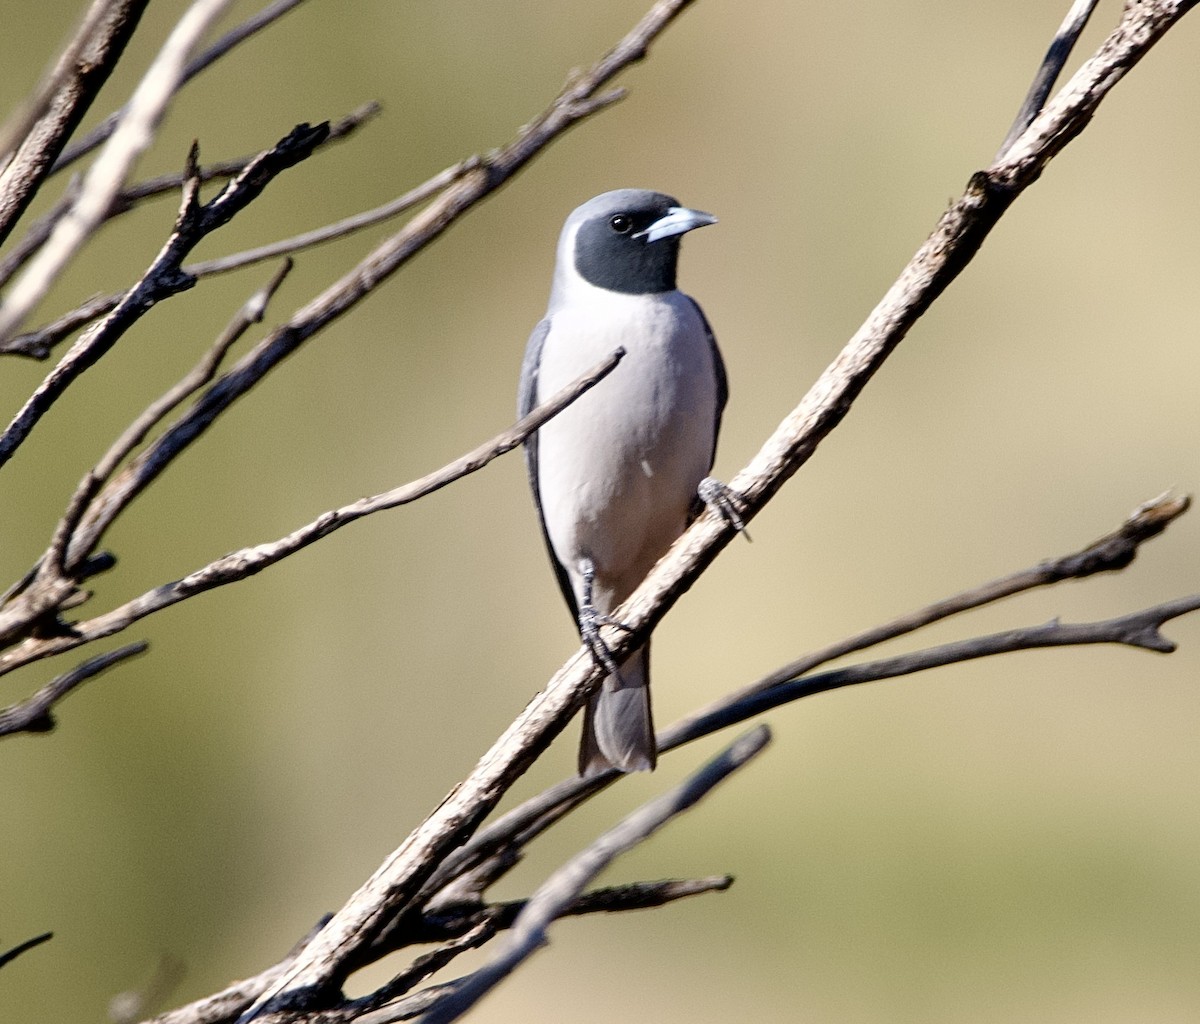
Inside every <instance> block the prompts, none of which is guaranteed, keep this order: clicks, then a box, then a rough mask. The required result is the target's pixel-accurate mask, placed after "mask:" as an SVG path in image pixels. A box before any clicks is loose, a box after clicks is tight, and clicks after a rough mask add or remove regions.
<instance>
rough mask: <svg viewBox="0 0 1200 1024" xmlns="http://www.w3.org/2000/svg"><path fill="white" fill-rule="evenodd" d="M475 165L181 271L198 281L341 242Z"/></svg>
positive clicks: (459, 166) (467, 163)
mask: <svg viewBox="0 0 1200 1024" xmlns="http://www.w3.org/2000/svg"><path fill="white" fill-rule="evenodd" d="M478 163H479V160H478V158H477V157H470V158H469V159H467V160H461V161H459V162H458V163H456V164H455V165H454V166H453V167H447V168H446V169H445V170H444V171H442V172H441V173H439V174H435V175H434V176H433V177H432V178H430V179H429V180H428V181H425V182H422V183H421V184H420V185H418V186H417V187H416V188H414V189H410V190H409V191H408V192H406V193H404V195H402V196H398V197H397V198H395V199H392V200H391V201H389V202H386V203H384V204H383V205H382V206H377V207H375V208H374V209H373V210H364V211H363V212H362V213H356V214H354V215H353V216H351V217H346V218H344V219H343V220H339V221H335V222H334V223H332V224H326V225H325V226H324V227H320V228H315V229H314V230H312V231H306V232H304V233H303V234H300V235H294V236H293V237H291V238H284V239H281V240H280V241H278V242H272V243H271V244H270V245H260V246H259V247H258V248H256V249H247V250H246V251H245V252H237V253H233V254H232V255H230V256H219V257H217V258H216V259H211V260H205V261H203V262H201V263H192V264H189V265H188V266H187V267H186V268H185V269H186V270H187V272H188V273H190V274H192V275H194V276H195V277H198V278H199V277H207V276H208V275H209V274H224V273H227V272H228V271H230V270H239V269H241V268H242V267H246V266H249V265H250V264H252V263H259V262H261V261H262V260H269V259H275V258H276V257H278V256H283V255H286V254H288V253H294V252H299V251H300V250H301V249H309V248H312V247H313V246H314V245H320V244H321V243H323V242H329V241H332V240H333V239H335V238H344V237H345V236H346V235H350V234H353V233H354V232H355V231H361V230H362V229H363V228H369V227H372V226H373V225H375V224H380V223H382V222H383V221H386V220H390V219H391V218H392V217H395V216H397V215H398V214H401V213H404V212H405V211H406V210H411V209H412V208H413V207H414V206H417V205H418V204H420V203H423V202H425V201H426V200H428V199H431V198H433V196H435V195H437V194H438V193H439V192H441V191H442V190H443V189H446V188H448V187H449V186H451V185H453V184H454V182H456V181H458V179H459V178H461V177H462V176H463V175H464V174H466V173H467V172H468V171H470V170H473V169H474V168H475V167H476V166H478Z"/></svg>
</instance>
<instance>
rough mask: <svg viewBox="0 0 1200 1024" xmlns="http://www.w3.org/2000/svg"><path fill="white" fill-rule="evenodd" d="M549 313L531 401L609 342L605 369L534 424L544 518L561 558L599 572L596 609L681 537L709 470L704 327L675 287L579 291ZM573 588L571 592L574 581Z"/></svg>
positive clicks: (710, 410) (710, 380) (711, 373)
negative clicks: (612, 360)
mask: <svg viewBox="0 0 1200 1024" xmlns="http://www.w3.org/2000/svg"><path fill="white" fill-rule="evenodd" d="M586 291H591V292H593V293H594V294H590V295H589V294H582V295H581V294H579V291H576V293H575V294H573V295H572V296H571V301H570V303H568V304H566V305H565V306H563V307H560V308H559V309H558V310H557V311H555V312H554V313H553V314H552V316H551V323H550V332H549V334H548V336H547V337H546V340H545V343H544V345H543V348H542V359H541V365H540V367H539V371H538V399H539V400H542V399H544V398H545V397H547V396H549V395H550V394H553V393H554V392H555V391H557V390H558V389H559V388H561V387H563V386H564V385H565V384H567V383H569V382H570V381H571V380H572V379H574V378H575V377H577V376H579V374H581V373H583V372H584V371H585V370H587V369H588V368H589V367H591V366H593V365H595V363H597V362H598V361H599V360H600V359H602V358H603V357H604V356H605V355H607V354H608V353H610V352H611V351H612V350H613V349H615V348H617V347H618V346H623V347H624V348H625V350H626V356H625V358H624V359H623V360H622V361H621V364H620V365H619V366H618V367H617V369H616V370H615V371H613V373H612V374H610V375H609V376H608V377H607V378H605V379H604V380H603V381H601V382H600V384H598V385H597V386H596V387H595V388H593V389H592V390H591V391H589V392H588V393H587V394H586V395H584V396H583V397H582V398H581V399H579V400H578V401H577V402H576V403H575V404H574V405H573V406H571V407H570V408H569V409H567V410H566V411H565V412H563V413H562V414H560V415H559V416H558V417H556V418H555V419H554V420H552V421H551V422H550V423H548V424H547V425H546V426H544V427H542V429H541V430H540V431H539V440H538V478H539V488H538V489H539V493H540V498H541V503H542V513H543V515H544V517H545V520H546V528H547V532H548V533H549V535H550V540H551V543H552V544H553V546H554V550H555V553H556V554H557V556H558V558H559V561H561V562H562V563H563V565H564V566H566V568H567V571H568V572H569V573H570V574H571V576H572V579H573V580H574V579H575V578H576V563H577V561H578V559H579V558H580V557H583V556H588V557H590V558H591V559H592V560H593V561H594V563H595V565H596V571H597V588H596V594H595V598H596V605H597V607H598V608H599V609H600V610H601V611H604V610H606V609H609V608H611V607H614V606H615V605H616V604H618V603H620V602H621V601H622V600H624V598H625V597H627V596H628V594H629V593H630V592H631V591H632V590H633V588H634V587H636V585H637V584H638V583H639V582H640V581H641V579H642V578H643V577H644V576H645V574H646V573H647V572H648V571H649V569H650V568H651V567H652V566H653V564H654V562H655V561H656V560H657V559H658V558H659V557H660V556H661V555H662V554H663V553H664V552H665V551H666V549H667V548H668V547H669V546H670V544H671V542H672V541H674V540H675V538H676V537H678V536H679V534H680V533H682V532H683V530H684V528H685V526H686V524H687V517H688V512H689V509H690V507H691V504H692V502H693V500H694V498H695V494H696V487H697V485H698V484H699V482H700V480H701V479H702V478H703V477H704V476H705V474H706V473H707V472H708V470H709V469H710V467H711V461H712V450H713V443H714V431H715V425H716V424H715V421H716V403H717V380H716V370H715V367H714V365H713V353H712V349H711V346H710V344H709V342H708V339H707V334H706V330H705V325H704V322H703V319H702V317H701V316H700V314H699V312H698V311H697V310H696V308H695V306H694V304H693V303H692V302H691V300H690V299H688V298H687V297H686V296H684V295H682V294H680V293H679V292H667V293H663V294H656V295H622V294H618V293H614V292H607V291H601V290H599V289H594V290H593V289H588V290H586ZM576 593H577V594H578V587H576Z"/></svg>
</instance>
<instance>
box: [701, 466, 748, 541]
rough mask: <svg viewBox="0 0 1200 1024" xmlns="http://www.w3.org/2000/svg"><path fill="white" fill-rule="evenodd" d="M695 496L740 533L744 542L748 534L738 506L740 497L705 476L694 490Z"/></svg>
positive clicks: (716, 480)
mask: <svg viewBox="0 0 1200 1024" xmlns="http://www.w3.org/2000/svg"><path fill="white" fill-rule="evenodd" d="M696 494H697V496H698V497H699V498H700V500H701V501H702V502H704V504H705V505H707V506H708V507H709V508H711V509H712V510H713V511H714V512H716V513H717V515H719V516H720V517H721V518H722V519H724V520H725V522H727V523H728V524H729V525H730V526H732V527H733V528H734V529H735V530H736V531H737V532H738V533H740V534H741V535H742V536H743V537H745V538H746V540H749V539H750V533H749V532H748V531H747V529H746V521H745V520H744V519H743V518H742V513H741V510H740V509H739V507H738V506H739V505H741V503H742V497H741V495H740V494H738V493H737V491H735V490H734V489H733V488H732V487H730V486H729V485H728V484H723V483H721V481H720V480H718V479H717V478H716V477H712V476H706V477H705V478H704V479H703V480H701V481H700V486H699V487H697V488H696Z"/></svg>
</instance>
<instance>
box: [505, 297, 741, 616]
mask: <svg viewBox="0 0 1200 1024" xmlns="http://www.w3.org/2000/svg"><path fill="white" fill-rule="evenodd" d="M701 315H703V314H701ZM549 333H550V318H549V317H546V319H544V320H543V321H542V322H541V323H539V324H538V325H537V326H536V327H535V328H534V329H533V333H532V334H531V335H530V336H529V342H528V344H526V346H525V358H524V360H522V362H521V384H520V387H519V389H518V391H517V415H518V416H527V415H528V414H529V413H531V412H532V411H533V410H534V408H535V407H536V406H537V404H538V394H537V391H538V370H539V369H540V368H541V365H542V346H543V345H544V344H545V342H546V335H548V334H549ZM709 333H710V335H711V333H712V332H711V331H710V332H709ZM717 358H718V360H719V359H720V356H718V357H717ZM721 377H722V378H723V377H724V371H722V372H721ZM525 469H526V470H527V471H528V473H529V489H530V490H531V491H532V492H533V504H534V506H535V507H536V508H537V514H538V523H539V525H540V526H541V528H542V539H543V540H544V541H545V542H546V551H547V553H548V554H549V555H550V563H551V565H553V566H554V575H555V576H556V577H557V578H558V586H559V589H560V590H562V594H563V598H564V599H565V600H566V602H567V607H568V608H570V609H571V617H572V618H573V619H574V620H575V626H576V628H578V626H579V606H578V605H577V604H576V603H575V592H574V590H572V589H571V580H570V577H569V576H568V575H567V570H566V567H565V566H564V565H563V564H562V562H560V561H559V559H558V555H556V554H555V553H554V545H553V544H551V543H550V534H549V533H548V532H547V531H546V516H545V514H544V513H543V511H542V493H541V489H540V486H539V484H538V435H537V431H534V432H533V433H532V434H530V435H529V437H527V438H526V439H525Z"/></svg>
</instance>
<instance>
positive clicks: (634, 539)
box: [519, 189, 741, 775]
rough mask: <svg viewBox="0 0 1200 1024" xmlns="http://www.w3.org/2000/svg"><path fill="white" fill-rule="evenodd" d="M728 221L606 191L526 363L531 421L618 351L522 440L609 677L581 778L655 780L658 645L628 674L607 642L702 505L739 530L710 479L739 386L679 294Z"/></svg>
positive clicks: (659, 199)
mask: <svg viewBox="0 0 1200 1024" xmlns="http://www.w3.org/2000/svg"><path fill="white" fill-rule="evenodd" d="M715 222H716V218H715V217H713V216H711V215H709V214H707V213H701V212H700V211H699V210H690V209H687V208H686V207H683V206H680V205H679V203H677V202H676V201H675V200H674V199H672V198H671V197H670V196H666V195H662V194H661V193H658V192H648V191H644V190H641V189H621V190H619V191H616V192H606V193H604V194H603V195H600V196H596V198H594V199H591V200H589V201H588V202H586V203H584V204H583V205H582V206H580V207H579V208H578V209H576V210H575V211H574V212H573V213H572V214H571V215H570V216H569V217H568V218H567V221H566V224H565V225H564V226H563V230H562V235H561V236H560V238H559V242H558V257H557V262H556V264H555V268H554V281H553V285H552V288H551V291H550V304H549V308H548V309H547V312H546V316H545V319H543V320H542V321H541V323H539V324H538V325H537V327H535V328H534V330H533V334H532V335H531V336H530V338H529V344H528V346H527V347H526V350H525V360H524V363H523V365H522V367H521V386H520V401H519V407H520V413H521V415H522V416H523V415H525V414H526V413H528V412H529V411H530V410H531V409H533V408H535V407H536V406H537V405H538V404H539V402H541V401H543V400H544V399H545V398H546V397H548V396H549V395H552V394H553V393H554V392H555V391H557V390H558V389H560V388H561V387H563V386H565V385H566V384H568V383H570V382H571V381H572V380H574V379H575V378H576V377H578V376H579V375H580V374H582V373H583V372H584V371H586V370H587V369H588V368H589V367H591V366H593V365H594V364H595V363H596V362H598V361H599V360H600V359H602V358H603V357H604V356H606V355H608V354H609V353H611V352H612V351H613V350H615V349H617V348H618V347H620V348H624V349H625V351H626V355H625V358H624V359H623V360H622V361H621V363H620V364H619V365H618V366H617V368H616V369H615V370H614V371H613V372H612V373H611V374H610V375H609V376H608V377H607V378H606V379H605V380H603V381H601V383H600V384H599V385H597V386H596V387H595V388H594V389H592V390H591V391H589V392H588V393H587V394H585V395H583V397H582V398H580V399H578V400H577V401H576V402H575V403H574V404H573V405H571V406H570V407H568V408H567V409H566V410H565V411H563V412H562V413H560V414H559V415H558V416H556V417H555V418H554V419H552V420H551V421H550V422H549V423H547V424H546V425H545V426H543V427H541V428H540V429H539V430H538V431H537V432H536V433H535V434H534V435H533V436H532V437H530V438H529V440H528V441H526V443H525V461H526V466H527V468H528V470H529V481H530V484H531V486H532V488H533V498H534V504H535V505H536V506H537V511H538V517H539V519H540V520H541V525H542V533H543V536H544V537H545V540H546V546H547V548H548V549H549V552H550V559H551V561H552V563H553V565H554V571H555V574H556V575H557V577H558V583H559V586H560V587H561V588H562V592H563V597H564V598H565V599H566V602H567V605H568V606H569V607H570V609H571V613H572V614H573V615H574V616H575V622H576V625H577V627H578V629H579V634H580V636H581V638H582V639H583V641H584V642H585V643H586V644H587V645H588V646H589V647H590V648H591V650H592V652H593V654H594V656H595V657H596V658H597V659H598V660H599V661H600V662H601V663H602V664H603V665H604V666H605V668H607V669H608V670H609V674H608V675H607V676H606V677H605V679H604V681H603V683H602V684H601V686H600V689H599V690H597V691H596V693H595V695H594V696H592V698H591V699H590V701H589V702H588V706H587V709H586V711H585V714H584V722H583V741H582V743H581V745H580V750H579V771H580V774H583V775H590V774H593V773H596V772H599V771H603V770H604V769H606V768H608V767H609V766H613V767H616V768H618V769H620V770H621V771H623V772H632V771H641V770H651V769H653V768H654V765H655V760H656V756H657V750H656V747H655V742H654V726H653V720H652V717H651V713H650V690H649V682H650V675H649V658H650V644H649V642H647V643H646V644H645V645H644V646H643V647H641V648H640V649H639V650H637V651H634V652H633V654H631V655H630V656H629V657H628V658H626V659H625V661H624V662H622V663H621V664H620V665H617V664H615V663H614V661H613V659H612V657H611V656H610V655H609V652H608V648H607V646H606V645H605V644H604V642H603V640H602V639H601V638H600V633H599V627H600V626H601V625H604V624H615V625H620V623H614V622H613V620H612V619H611V618H609V613H610V612H612V611H613V610H614V609H616V608H617V606H618V605H620V604H621V603H622V602H623V601H624V600H625V599H626V598H627V597H628V596H629V595H630V594H631V593H633V591H634V589H635V588H636V587H637V585H638V584H639V583H640V582H641V581H642V579H643V578H644V577H645V576H646V574H647V573H648V572H649V571H650V569H651V567H652V566H653V565H654V563H655V562H656V561H657V560H658V559H659V558H660V557H661V556H662V555H663V554H664V553H665V552H666V550H667V548H668V547H670V545H671V544H672V542H673V541H674V540H675V539H676V538H677V537H679V536H680V534H682V533H683V531H684V530H685V529H686V528H687V525H688V523H689V522H691V520H692V518H694V516H695V515H696V514H697V513H698V512H699V510H700V509H701V508H702V507H703V504H704V503H707V504H710V505H713V506H714V507H717V508H718V509H719V510H720V511H721V512H722V514H723V515H725V516H726V517H727V518H728V519H729V520H730V521H731V522H733V523H734V525H735V526H737V527H738V528H740V527H741V522H740V520H739V519H738V518H737V513H736V510H735V508H734V505H733V502H732V495H731V492H729V490H728V489H727V488H726V487H725V486H724V485H723V484H721V483H719V482H718V481H716V480H713V479H711V478H710V477H708V476H707V474H708V472H709V470H710V469H711V468H712V463H713V455H714V452H715V449H716V443H717V431H718V429H719V428H720V425H721V412H722V410H723V409H724V407H725V400H726V397H727V394H728V388H727V385H726V381H725V369H724V366H723V364H722V362H721V354H720V352H719V351H718V350H717V344H716V341H715V339H714V338H713V334H712V330H711V328H710V327H709V325H708V321H707V320H706V319H705V318H704V314H703V313H702V312H701V311H700V307H699V306H698V305H697V304H696V302H695V300H693V299H692V298H691V297H690V296H688V295H685V294H684V293H683V292H681V291H679V290H678V289H677V288H676V287H675V270H676V265H677V262H678V258H679V243H680V239H681V237H682V236H683V235H684V234H686V233H687V232H688V231H692V230H693V229H695V228H699V227H704V226H705V225H707V224H713V223H715Z"/></svg>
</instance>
